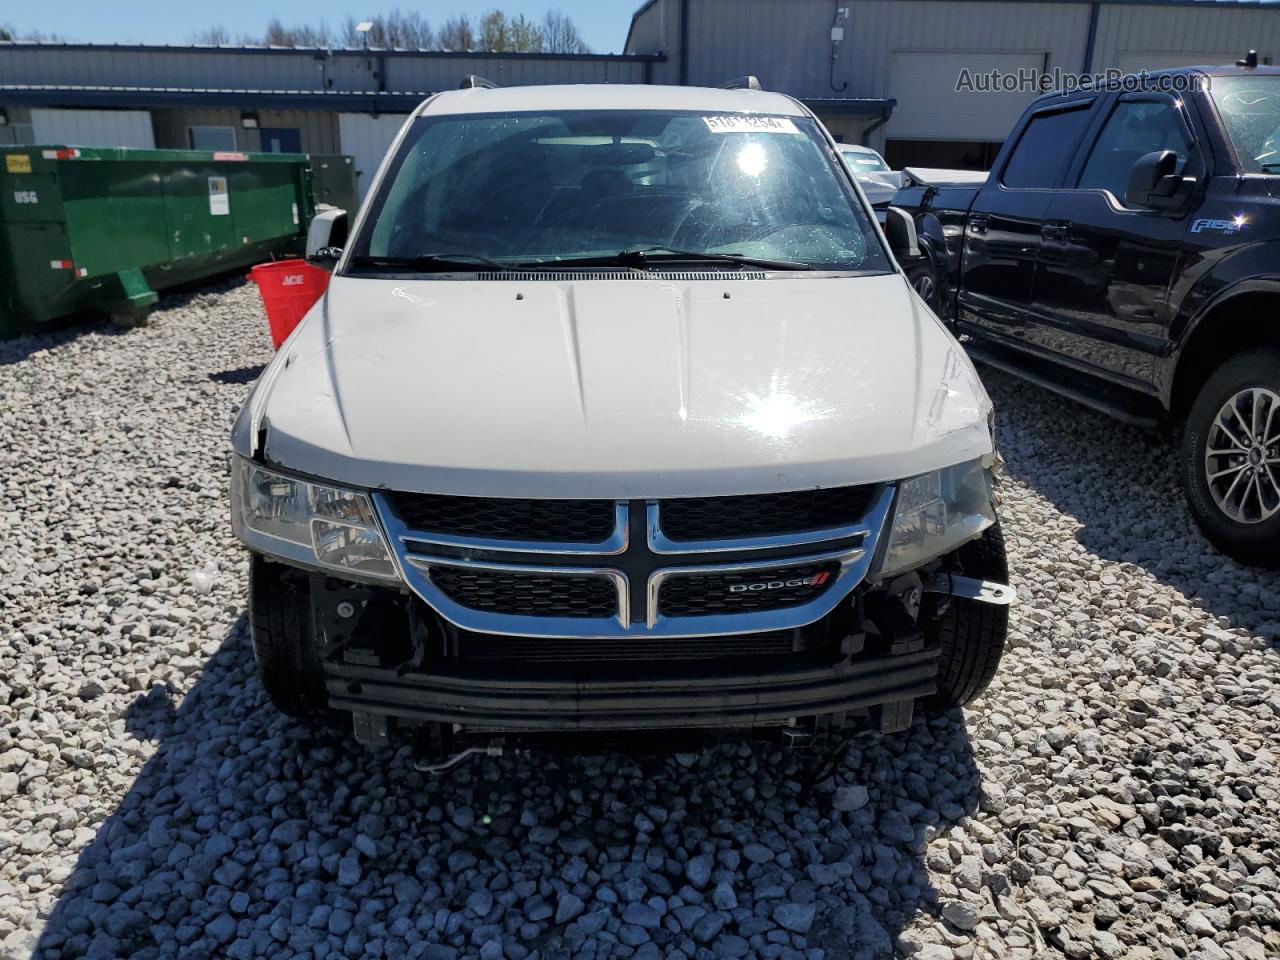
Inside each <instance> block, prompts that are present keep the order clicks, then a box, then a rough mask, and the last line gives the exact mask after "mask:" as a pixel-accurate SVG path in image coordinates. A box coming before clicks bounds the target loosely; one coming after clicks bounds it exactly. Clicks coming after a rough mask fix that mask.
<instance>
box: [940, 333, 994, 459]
mask: <svg viewBox="0 0 1280 960" xmlns="http://www.w3.org/2000/svg"><path fill="white" fill-rule="evenodd" d="M991 410H992V404H991V398H990V397H988V396H987V391H986V388H984V387H983V385H982V381H981V380H979V379H978V373H977V371H976V370H974V368H973V364H972V362H971V361H970V360H969V358H968V356H966V355H965V353H964V351H963V350H962V349H961V348H960V347H959V346H955V345H953V346H951V347H950V348H949V349H948V350H947V356H946V360H945V361H944V363H943V368H942V376H941V378H940V379H939V380H938V389H937V390H936V391H935V392H934V395H933V401H932V402H931V403H930V404H929V409H928V412H927V413H926V414H925V419H924V425H925V430H926V434H927V436H928V437H929V439H931V440H936V439H941V438H943V437H946V436H948V435H950V434H953V433H956V432H958V431H961V430H969V429H972V428H973V425H974V424H975V423H986V422H987V420H988V418H989V417H990V415H991Z"/></svg>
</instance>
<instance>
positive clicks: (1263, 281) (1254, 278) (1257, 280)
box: [1156, 241, 1280, 408]
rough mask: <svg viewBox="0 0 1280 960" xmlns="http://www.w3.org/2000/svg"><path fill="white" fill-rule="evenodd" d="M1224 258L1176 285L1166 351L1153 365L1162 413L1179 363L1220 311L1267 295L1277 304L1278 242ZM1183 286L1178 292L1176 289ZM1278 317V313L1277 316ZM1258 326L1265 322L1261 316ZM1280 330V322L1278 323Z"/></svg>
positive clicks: (1171, 394) (1211, 261) (1279, 281)
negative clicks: (1154, 365)
mask: <svg viewBox="0 0 1280 960" xmlns="http://www.w3.org/2000/svg"><path fill="white" fill-rule="evenodd" d="M1224 252H1226V253H1227V255H1226V256H1223V257H1213V256H1207V257H1206V258H1205V259H1204V260H1203V261H1202V262H1201V264H1200V267H1201V269H1194V268H1193V269H1188V270H1187V271H1186V272H1185V273H1184V274H1183V279H1182V282H1181V283H1177V284H1175V287H1174V290H1173V291H1171V292H1172V294H1173V296H1172V297H1171V299H1172V300H1173V301H1174V302H1175V303H1176V304H1177V308H1176V311H1175V313H1174V315H1173V318H1172V320H1171V322H1170V325H1169V349H1168V352H1167V353H1166V354H1165V355H1164V356H1163V357H1161V358H1160V359H1159V360H1158V361H1157V370H1156V376H1157V378H1158V386H1159V389H1160V396H1161V399H1162V400H1163V401H1164V403H1165V405H1166V408H1170V407H1171V406H1172V403H1173V401H1174V390H1175V387H1176V386H1177V376H1178V373H1179V371H1180V369H1181V368H1182V364H1183V361H1184V360H1186V359H1188V358H1189V357H1190V358H1193V357H1194V354H1189V352H1188V348H1189V345H1191V344H1192V341H1193V340H1196V339H1197V338H1198V336H1199V334H1200V333H1201V332H1202V331H1205V332H1207V331H1208V327H1207V326H1206V324H1207V323H1211V322H1212V320H1211V319H1210V318H1211V317H1212V316H1213V315H1215V314H1216V313H1218V312H1219V310H1221V309H1222V308H1223V307H1224V306H1226V305H1227V304H1229V303H1230V302H1231V301H1233V300H1237V299H1239V298H1241V297H1245V296H1251V295H1256V294H1267V295H1271V296H1275V297H1276V298H1277V299H1280V272H1278V271H1277V270H1276V263H1277V262H1280V241H1269V242H1266V243H1258V244H1251V245H1250V246H1248V247H1246V248H1243V249H1237V250H1236V251H1234V252H1227V251H1224ZM1183 284H1185V288H1184V290H1183V291H1181V293H1179V291H1178V289H1177V287H1178V286H1182V285H1183ZM1276 317H1278V318H1280V313H1277V314H1276ZM1258 319H1259V321H1261V320H1262V319H1263V318H1261V317H1259V318H1258ZM1273 322H1276V323H1277V325H1278V326H1280V319H1276V320H1274V321H1273Z"/></svg>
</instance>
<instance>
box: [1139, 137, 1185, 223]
mask: <svg viewBox="0 0 1280 960" xmlns="http://www.w3.org/2000/svg"><path fill="white" fill-rule="evenodd" d="M1177 169H1178V155H1177V154H1176V153H1174V152H1173V151H1172V150H1153V151H1151V152H1150V153H1147V154H1143V155H1142V156H1141V157H1139V158H1138V160H1137V162H1136V163H1134V165H1133V167H1132V168H1131V169H1130V170H1129V188H1128V189H1127V190H1125V193H1124V202H1125V203H1126V204H1128V205H1129V206H1131V207H1147V208H1148V209H1150V210H1176V209H1177V208H1178V207H1180V206H1182V204H1183V203H1184V202H1185V200H1186V198H1187V196H1188V195H1189V194H1190V193H1191V189H1192V188H1193V187H1194V186H1195V183H1196V181H1195V178H1194V177H1180V176H1178V174H1177V172H1176V171H1177Z"/></svg>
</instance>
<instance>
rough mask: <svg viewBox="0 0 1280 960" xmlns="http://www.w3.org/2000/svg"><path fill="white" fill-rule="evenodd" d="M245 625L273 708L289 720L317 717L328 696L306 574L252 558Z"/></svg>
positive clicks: (256, 557)
mask: <svg viewBox="0 0 1280 960" xmlns="http://www.w3.org/2000/svg"><path fill="white" fill-rule="evenodd" d="M249 626H250V632H251V634H252V636H253V659H254V660H255V661H256V663H257V665H258V676H259V678H260V679H261V680H262V685H263V687H265V688H266V691H267V696H268V697H269V698H270V699H271V702H272V703H273V704H274V705H275V707H276V709H277V710H279V711H280V712H281V713H283V714H285V715H287V716H290V717H305V718H312V717H316V716H317V715H318V714H320V713H321V712H322V711H323V710H324V708H325V706H326V704H327V703H328V696H327V694H326V693H325V688H324V672H323V670H322V668H321V666H320V657H319V654H318V652H317V650H316V638H315V627H314V625H313V622H312V618H311V587H310V582H309V580H308V578H307V576H306V575H305V574H303V573H299V572H297V571H295V570H292V569H290V568H289V567H286V566H283V565H281V564H278V563H271V562H270V561H268V560H264V559H263V558H262V557H259V556H256V555H254V556H252V557H251V558H250V560H249Z"/></svg>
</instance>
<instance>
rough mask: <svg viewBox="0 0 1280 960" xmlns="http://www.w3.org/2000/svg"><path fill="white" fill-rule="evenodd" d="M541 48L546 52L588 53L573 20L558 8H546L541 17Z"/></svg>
mask: <svg viewBox="0 0 1280 960" xmlns="http://www.w3.org/2000/svg"><path fill="white" fill-rule="evenodd" d="M542 49H543V50H545V51H546V52H547V53H590V52H591V48H590V47H588V46H587V44H586V43H585V41H583V39H582V37H581V36H580V35H579V34H578V28H577V27H576V26H575V25H574V23H573V21H572V20H570V19H569V18H568V17H567V16H565V15H564V13H563V12H561V11H560V10H558V9H557V10H548V11H547V15H546V16H545V17H543V18H542Z"/></svg>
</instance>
